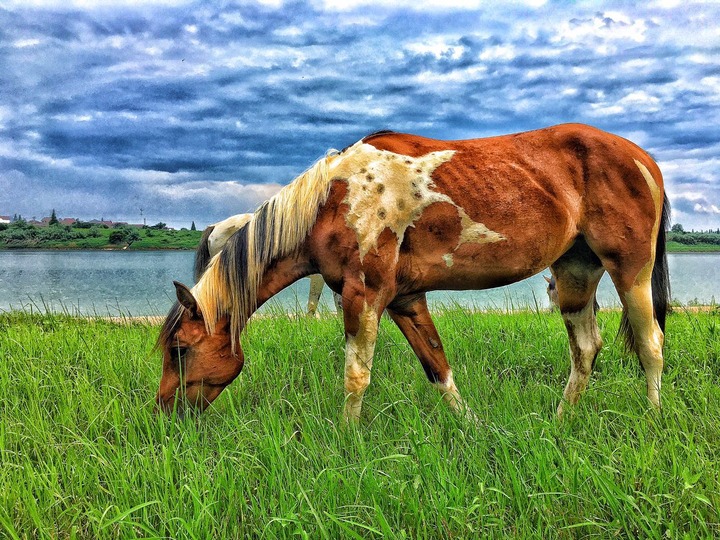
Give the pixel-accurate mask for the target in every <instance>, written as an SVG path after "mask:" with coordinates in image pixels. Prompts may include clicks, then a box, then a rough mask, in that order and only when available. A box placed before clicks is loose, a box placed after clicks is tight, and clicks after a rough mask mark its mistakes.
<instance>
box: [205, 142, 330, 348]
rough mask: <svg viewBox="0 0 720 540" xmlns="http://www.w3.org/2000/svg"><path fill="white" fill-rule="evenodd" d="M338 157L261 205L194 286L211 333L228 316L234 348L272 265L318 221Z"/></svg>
mask: <svg viewBox="0 0 720 540" xmlns="http://www.w3.org/2000/svg"><path fill="white" fill-rule="evenodd" d="M337 155H338V154H337V153H332V154H330V153H328V155H326V156H325V157H323V158H321V159H320V160H318V161H317V162H315V164H314V165H313V166H311V167H310V168H309V169H308V170H306V171H305V172H304V173H302V174H301V175H300V176H298V177H297V178H296V179H295V180H293V181H292V182H291V183H290V184H288V185H287V186H285V187H283V188H282V189H281V190H280V191H279V192H278V193H277V194H276V195H275V196H274V197H272V198H271V199H269V200H268V201H266V202H265V203H264V204H262V205H261V206H260V207H259V208H258V209H257V210H256V211H255V213H254V214H253V215H252V218H251V219H250V221H249V222H248V223H247V224H245V225H244V226H243V227H241V228H240V229H239V230H238V231H237V232H236V233H235V234H234V235H233V236H232V237H231V238H230V240H228V242H227V243H226V244H225V246H224V247H223V249H222V250H221V251H220V252H219V253H218V254H217V255H215V256H214V257H213V258H212V260H211V261H210V263H209V265H208V268H207V270H206V271H205V273H204V274H203V275H202V277H201V278H200V279H199V281H198V282H197V284H196V285H195V287H193V289H192V292H193V295H194V296H195V299H196V300H197V302H198V305H199V307H200V309H201V311H202V313H203V316H204V318H205V324H206V326H207V329H208V332H210V333H212V332H214V331H215V325H216V324H217V321H218V320H219V319H220V318H221V317H223V316H226V315H229V316H230V328H231V334H232V343H233V347H235V345H236V343H237V342H238V340H239V338H240V332H241V331H242V329H243V328H244V326H245V324H246V323H247V320H248V318H249V317H250V315H251V314H252V313H253V312H254V311H255V310H256V309H257V294H258V288H259V286H260V283H261V281H262V278H263V275H264V274H265V271H266V270H267V268H268V266H269V265H270V264H271V263H272V262H273V261H275V260H277V259H278V258H280V257H284V256H287V255H289V254H291V253H292V252H293V251H295V250H296V249H297V248H298V247H299V246H300V245H301V244H302V242H303V241H304V240H305V238H307V235H308V233H309V232H310V229H311V228H312V226H313V225H314V224H315V220H316V219H317V213H318V209H319V208H320V206H322V205H323V204H324V203H325V201H326V200H327V197H328V194H329V192H330V184H331V178H330V174H329V166H330V164H331V163H332V161H334V160H335V159H336V158H337Z"/></svg>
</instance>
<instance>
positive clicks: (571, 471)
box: [0, 310, 720, 540]
mask: <svg viewBox="0 0 720 540" xmlns="http://www.w3.org/2000/svg"><path fill="white" fill-rule="evenodd" d="M619 319H620V317H619V315H618V314H617V313H614V312H602V313H600V315H599V320H600V327H601V333H602V336H603V338H604V340H605V343H606V345H605V346H604V347H603V350H602V351H601V353H600V356H599V357H598V361H597V364H596V366H595V371H594V373H593V375H592V377H591V380H590V385H589V387H588V390H587V391H586V393H585V394H584V395H583V397H582V399H581V401H580V403H579V404H578V406H577V407H575V408H574V409H573V411H572V414H569V415H567V417H566V418H565V420H563V421H562V422H559V421H558V420H557V419H556V417H555V408H556V407H557V405H558V402H559V399H560V396H561V394H562V388H563V386H564V384H565V382H566V378H567V374H568V365H569V360H568V351H567V348H568V345H567V334H566V331H565V329H564V327H563V323H562V319H561V317H560V316H558V315H557V314H554V315H550V314H547V313H521V314H512V315H507V314H483V315H474V314H470V313H467V312H464V311H459V310H455V311H448V312H445V313H443V314H439V315H438V316H437V317H436V323H437V327H438V331H439V333H440V335H441V336H442V338H443V344H444V346H445V350H446V352H447V355H448V357H449V359H450V363H451V365H452V367H453V370H454V372H455V380H456V382H457V384H458V387H459V388H460V391H461V392H462V394H463V395H464V397H465V399H466V400H467V401H468V403H469V405H470V406H471V407H472V408H473V409H474V411H475V412H476V414H477V415H478V417H479V419H480V424H479V425H477V426H476V425H473V424H468V423H467V422H465V421H464V420H462V419H460V418H458V417H456V416H455V415H454V414H452V413H451V412H450V411H449V410H448V408H447V407H446V406H445V405H444V403H443V401H442V399H441V397H440V396H439V395H438V394H437V392H435V391H434V390H433V389H432V387H431V385H430V384H428V382H427V379H426V377H425V375H424V373H423V370H422V368H421V367H420V364H419V362H418V361H417V360H416V359H415V358H414V356H413V353H412V351H411V350H410V348H409V346H408V345H407V342H406V341H405V339H404V338H403V336H402V335H401V333H400V332H399V331H398V329H397V328H396V327H395V326H394V325H393V324H392V323H391V322H390V321H387V320H384V319H383V321H382V322H381V329H380V333H379V337H378V344H377V347H376V355H375V365H374V368H373V380H372V383H371V385H370V387H369V389H368V392H367V393H366V395H365V402H364V409H363V413H362V419H361V422H360V425H359V426H358V428H357V429H346V428H343V426H342V425H341V423H340V421H339V418H340V410H341V408H342V406H343V382H342V380H343V379H342V371H343V366H344V339H343V331H342V324H341V321H340V319H339V318H336V317H327V318H324V319H321V320H315V319H311V318H298V319H296V320H289V319H287V318H282V317H279V318H263V319H259V320H257V321H255V323H254V324H252V325H250V326H249V327H248V329H247V330H246V332H245V333H244V334H243V338H242V340H243V349H244V351H245V355H246V364H245V368H244V370H243V372H242V373H241V375H240V377H239V378H238V380H236V381H235V382H234V383H233V384H232V385H231V386H230V387H228V388H227V389H226V390H225V391H224V392H223V394H222V395H221V396H220V397H219V398H218V400H217V401H216V402H215V403H214V404H213V406H212V407H211V408H210V409H209V410H208V411H207V412H206V413H205V414H203V415H202V416H200V417H199V418H197V419H196V418H192V417H188V418H186V419H185V420H180V419H177V418H174V419H168V418H166V417H165V416H162V415H157V414H155V413H154V412H153V398H154V394H155V392H156V390H157V384H158V380H159V376H160V364H161V361H160V358H159V355H158V353H154V352H153V350H152V349H153V346H154V343H155V340H156V337H157V333H158V328H157V326H155V325H150V324H147V323H146V322H135V323H133V324H127V325H118V324H116V323H114V322H108V321H101V320H87V321H83V320H77V319H72V318H68V317H65V316H59V315H42V316H36V315H35V316H31V315H28V314H22V313H12V314H2V315H0V328H2V332H0V350H2V351H3V362H0V409H2V410H3V414H2V415H0V456H2V462H3V474H1V475H0V536H3V535H7V536H8V537H9V538H24V537H25V536H26V535H27V534H28V532H29V531H30V532H32V535H33V536H37V537H53V538H55V537H58V538H75V537H77V538H96V539H98V540H103V539H110V538H125V537H137V536H138V535H141V536H143V537H153V538H157V537H162V538H248V537H253V538H255V537H264V538H285V537H289V536H299V537H306V538H437V537H438V536H441V537H448V538H450V537H452V538H481V537H482V538H489V539H493V538H507V537H515V538H530V537H542V538H548V539H555V538H565V537H568V535H569V536H579V537H590V536H598V537H638V536H641V537H645V538H665V537H668V538H681V537H688V538H711V537H715V536H717V535H718V534H720V529H719V528H718V523H720V516H719V515H718V509H719V508H720V488H719V486H720V450H719V449H718V445H717V444H716V442H717V440H718V439H720V427H719V426H718V422H717V410H716V409H715V407H714V404H716V403H718V402H719V401H720V390H718V389H719V388H720V372H719V371H718V365H717V362H716V359H717V358H718V357H719V356H720V342H719V341H718V340H717V336H716V332H715V330H716V327H717V316H716V315H711V314H704V313H701V314H686V313H674V314H672V315H670V317H668V324H667V329H668V331H667V339H666V342H665V346H666V349H665V350H666V369H665V375H664V379H663V383H664V384H663V393H662V395H663V410H662V413H661V414H656V413H654V412H653V411H652V410H650V409H649V407H648V404H647V400H646V398H645V379H644V376H643V375H642V370H641V369H640V368H639V367H638V362H637V361H636V360H635V359H634V358H632V357H630V356H628V355H627V354H625V352H624V351H623V348H622V343H621V342H620V341H619V340H615V335H616V333H617V329H618V325H619Z"/></svg>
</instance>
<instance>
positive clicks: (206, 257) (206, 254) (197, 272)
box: [193, 225, 215, 282]
mask: <svg viewBox="0 0 720 540" xmlns="http://www.w3.org/2000/svg"><path fill="white" fill-rule="evenodd" d="M214 230H215V225H210V226H209V227H208V228H207V229H205V230H204V231H203V233H202V236H201V237H200V244H199V245H198V247H197V250H196V251H195V265H194V267H193V275H194V276H195V281H196V282H197V281H198V280H199V279H200V276H202V274H203V272H204V271H205V269H206V268H207V265H208V264H209V263H210V259H211V257H210V235H211V234H212V232H213V231H214Z"/></svg>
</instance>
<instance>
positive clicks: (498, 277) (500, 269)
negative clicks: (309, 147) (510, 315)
mask: <svg viewBox="0 0 720 540" xmlns="http://www.w3.org/2000/svg"><path fill="white" fill-rule="evenodd" d="M343 159H346V160H347V161H346V162H343V163H342V164H341V166H339V167H338V168H337V170H339V171H340V172H341V173H342V174H340V181H342V182H343V183H344V184H345V190H346V192H347V194H346V195H345V197H344V199H343V202H344V203H345V204H348V206H349V208H348V209H347V217H346V219H345V221H346V224H347V225H348V226H349V228H350V229H354V232H355V233H356V236H357V239H358V241H359V245H360V259H361V261H362V260H363V258H364V256H365V254H366V253H368V252H370V251H372V250H373V249H376V248H377V246H378V245H379V240H381V236H382V238H385V237H386V236H387V235H384V236H383V232H384V231H387V229H389V230H390V231H392V232H394V233H395V237H396V241H397V246H396V253H397V257H396V260H397V261H398V269H399V270H398V271H399V272H401V273H402V272H404V273H406V274H411V275H406V276H405V277H406V278H407V279H405V280H404V281H407V282H412V283H413V286H414V287H418V288H487V287H494V286H498V285H502V284H505V283H510V282H513V281H517V280H519V279H522V278H524V277H527V276H529V275H532V274H534V273H537V272H539V271H541V270H542V269H543V268H545V267H547V266H549V265H551V264H552V263H553V262H554V261H555V260H557V259H558V258H559V257H560V256H561V255H562V254H563V253H564V252H565V251H567V250H568V249H569V248H570V247H571V246H572V245H573V243H574V242H575V241H576V239H577V238H578V237H580V236H585V237H587V238H588V241H589V243H591V245H592V243H593V242H595V245H596V246H597V247H598V249H599V250H600V251H604V252H607V253H609V254H610V255H612V253H611V252H623V251H626V250H627V249H629V248H630V245H629V244H628V245H627V246H624V245H620V243H618V242H614V243H613V242H609V243H608V242H605V243H604V244H603V242H604V241H605V240H604V239H605V238H606V237H607V236H608V234H610V235H615V236H618V237H623V236H627V234H628V233H627V231H624V230H622V229H623V228H632V229H633V231H630V236H631V237H637V238H640V237H644V236H645V237H648V238H650V237H651V236H652V233H653V231H652V229H653V225H654V223H655V221H656V220H655V219H654V216H655V212H654V211H653V207H654V206H656V202H657V199H656V197H657V193H660V194H662V177H661V175H660V172H659V169H658V168H657V166H656V165H655V163H654V162H653V160H652V159H651V158H650V157H649V156H648V155H647V154H646V153H645V152H644V151H643V150H641V149H640V148H639V147H637V146H636V145H634V144H633V143H631V142H630V141H627V140H626V139H623V138H622V137H619V136H616V135H612V134H610V133H606V132H604V131H601V130H599V129H596V128H593V127H590V126H585V125H582V124H563V125H559V126H554V127H551V128H545V129H541V130H535V131H528V132H524V133H518V134H513V135H503V136H498V137H490V138H482V139H469V140H457V141H441V140H436V139H430V138H426V137H421V136H417V135H409V134H403V133H392V132H391V133H380V134H376V135H372V136H368V137H366V138H365V139H363V140H362V141H361V142H360V143H358V145H355V146H353V147H350V149H348V151H347V155H346V156H345V157H344V158H343ZM643 170H644V171H645V172H643ZM629 223H631V225H629ZM602 228H606V229H608V230H607V231H601V230H600V229H602ZM382 243H385V240H383V241H382ZM635 247H637V246H636V245H635ZM417 268H422V271H421V272H414V269H417Z"/></svg>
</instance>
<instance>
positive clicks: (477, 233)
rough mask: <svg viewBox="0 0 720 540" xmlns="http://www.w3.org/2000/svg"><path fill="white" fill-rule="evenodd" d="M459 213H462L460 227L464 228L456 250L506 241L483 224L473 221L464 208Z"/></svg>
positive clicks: (459, 209)
mask: <svg viewBox="0 0 720 540" xmlns="http://www.w3.org/2000/svg"><path fill="white" fill-rule="evenodd" d="M458 212H459V213H460V225H461V226H462V231H461V232H460V239H459V240H458V243H457V246H455V249H457V248H459V247H460V246H461V245H463V244H468V243H474V244H489V243H492V242H500V241H501V240H505V237H504V236H503V235H502V234H500V233H497V232H495V231H491V230H490V229H488V228H487V227H486V226H485V225H483V224H482V223H478V222H477V221H473V220H472V219H471V218H470V216H468V215H467V214H466V213H465V210H463V209H462V208H460V207H458Z"/></svg>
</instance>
